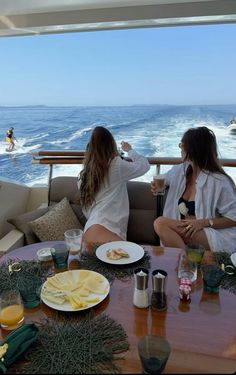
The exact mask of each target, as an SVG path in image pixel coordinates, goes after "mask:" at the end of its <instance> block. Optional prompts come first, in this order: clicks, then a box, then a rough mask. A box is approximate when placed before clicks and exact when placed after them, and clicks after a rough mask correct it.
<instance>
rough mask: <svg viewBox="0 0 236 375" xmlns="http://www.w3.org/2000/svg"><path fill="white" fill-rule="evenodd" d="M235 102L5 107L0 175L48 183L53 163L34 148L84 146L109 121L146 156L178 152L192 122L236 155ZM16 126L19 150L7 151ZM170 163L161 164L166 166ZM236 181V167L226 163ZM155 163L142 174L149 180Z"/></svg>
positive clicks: (0, 123) (0, 114)
mask: <svg viewBox="0 0 236 375" xmlns="http://www.w3.org/2000/svg"><path fill="white" fill-rule="evenodd" d="M233 116H234V117H236V105H211V106H173V105H150V106H141V105H137V106H127V107H46V106H35V107H34V106H33V107H0V119H1V120H0V178H2V177H3V178H7V179H11V180H16V181H19V182H23V183H26V184H28V185H34V184H41V183H43V184H44V183H47V178H48V166H46V165H38V164H32V155H31V151H36V150H84V149H85V146H86V144H87V142H88V140H89V137H90V135H91V131H92V129H93V128H94V127H95V126H97V125H102V126H106V127H107V128H109V130H110V131H111V132H112V134H113V135H114V138H115V140H116V142H117V144H118V146H119V145H120V142H121V141H122V140H125V141H128V142H129V143H131V144H132V146H133V148H135V149H136V150H137V151H138V152H140V153H142V154H144V155H146V156H167V157H179V156H180V150H179V147H178V144H179V142H180V139H181V136H182V134H183V133H184V132H185V131H186V130H187V129H188V128H190V127H196V126H207V127H209V128H210V129H212V130H213V131H214V132H215V135H216V137H217V142H218V151H219V157H222V158H236V152H235V150H236V134H233V133H232V132H230V131H228V130H227V125H228V123H229V120H230V119H231V118H232V117H233ZM10 126H13V127H14V135H15V137H16V139H17V142H16V150H15V151H13V152H12V153H8V152H6V147H7V144H6V142H5V132H6V130H7V129H8V128H9V127H10ZM80 168H81V167H80V166H79V165H71V166H70V165H57V166H54V169H53V176H54V177H55V176H59V175H68V176H77V175H78V172H79V170H80ZM168 168H169V166H166V167H162V171H163V172H165V171H166V170H167V169H168ZM226 171H227V172H228V173H229V174H230V175H231V176H232V177H233V179H234V180H235V181H236V168H226ZM153 173H154V167H153V168H151V170H150V171H149V172H148V173H147V174H146V175H145V176H143V177H142V178H140V179H141V180H143V181H150V179H151V178H152V174H153Z"/></svg>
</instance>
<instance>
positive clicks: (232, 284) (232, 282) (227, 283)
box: [214, 251, 236, 294]
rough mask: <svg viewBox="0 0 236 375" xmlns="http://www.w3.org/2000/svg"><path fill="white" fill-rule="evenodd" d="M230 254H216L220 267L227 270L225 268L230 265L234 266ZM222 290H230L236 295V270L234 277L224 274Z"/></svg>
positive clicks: (221, 252) (222, 252) (223, 252)
mask: <svg viewBox="0 0 236 375" xmlns="http://www.w3.org/2000/svg"><path fill="white" fill-rule="evenodd" d="M230 255H231V254H229V253H227V252H225V251H220V252H215V253H214V257H215V260H216V262H217V263H218V265H219V266H220V267H221V268H222V269H225V266H227V265H230V266H232V265H233V264H232V262H231V260H230ZM220 286H221V288H223V289H225V290H228V291H229V292H231V293H234V294H236V269H235V272H234V273H233V274H232V275H229V274H227V273H225V274H224V277H223V279H222V280H221V285H220Z"/></svg>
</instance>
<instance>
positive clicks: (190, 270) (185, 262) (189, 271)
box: [178, 251, 197, 283]
mask: <svg viewBox="0 0 236 375" xmlns="http://www.w3.org/2000/svg"><path fill="white" fill-rule="evenodd" d="M178 278H179V279H182V278H187V279H190V280H191V282H192V283H193V282H194V281H196V280H197V262H195V261H191V260H189V258H188V256H187V254H186V252H185V251H182V252H181V253H180V256H179V264H178Z"/></svg>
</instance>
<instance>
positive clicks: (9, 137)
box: [6, 127, 16, 151]
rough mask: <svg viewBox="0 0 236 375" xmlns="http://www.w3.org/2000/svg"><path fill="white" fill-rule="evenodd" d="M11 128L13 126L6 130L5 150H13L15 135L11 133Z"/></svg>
mask: <svg viewBox="0 0 236 375" xmlns="http://www.w3.org/2000/svg"><path fill="white" fill-rule="evenodd" d="M13 130H14V128H13V127H11V128H9V129H8V130H7V131H6V142H8V143H9V147H8V149H6V150H7V151H13V150H14V147H15V143H14V139H15V140H16V137H15V136H14V134H13Z"/></svg>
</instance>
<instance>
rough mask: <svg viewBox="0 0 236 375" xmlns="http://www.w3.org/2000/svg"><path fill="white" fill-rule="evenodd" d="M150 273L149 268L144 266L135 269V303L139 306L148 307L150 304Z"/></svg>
mask: <svg viewBox="0 0 236 375" xmlns="http://www.w3.org/2000/svg"><path fill="white" fill-rule="evenodd" d="M148 274H149V272H148V270H147V269H146V268H143V267H140V268H136V269H135V270H134V295H133V304H134V306H136V307H139V308H146V307H148V306H149V299H148Z"/></svg>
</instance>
